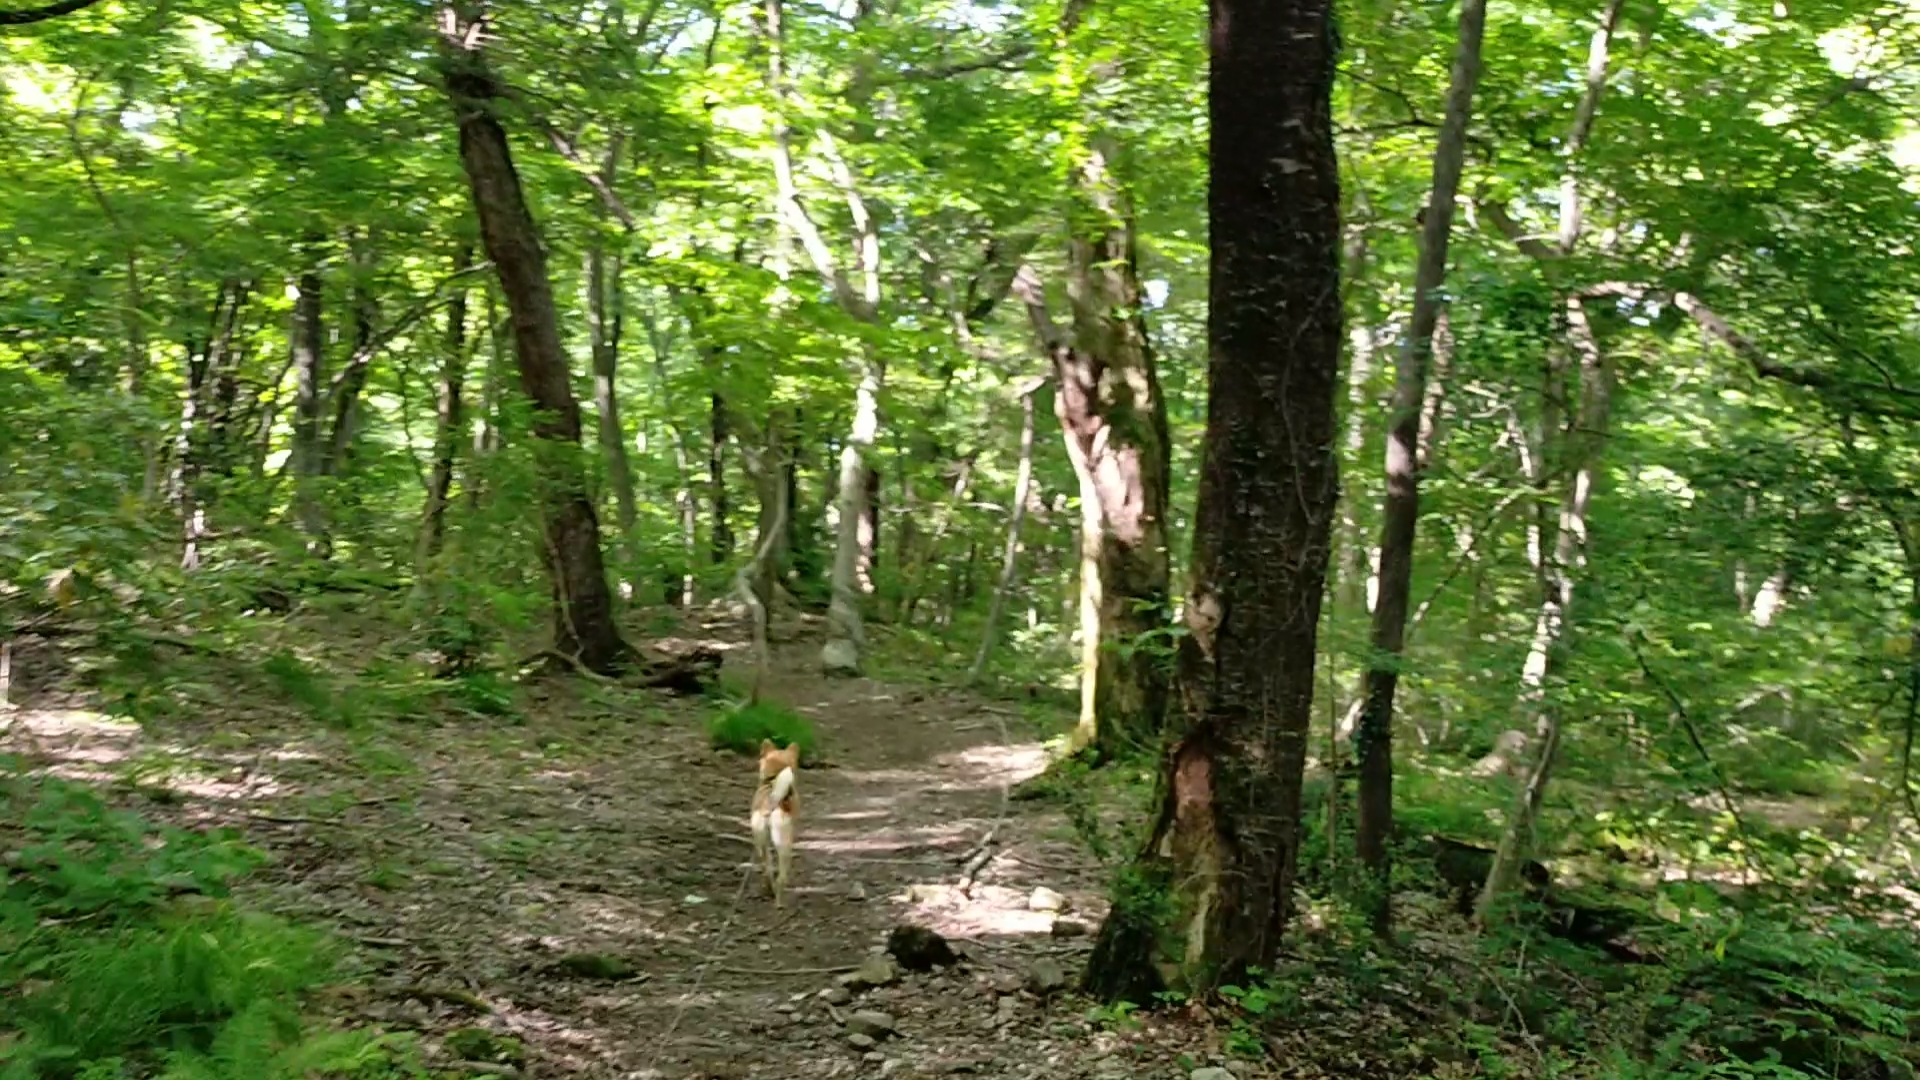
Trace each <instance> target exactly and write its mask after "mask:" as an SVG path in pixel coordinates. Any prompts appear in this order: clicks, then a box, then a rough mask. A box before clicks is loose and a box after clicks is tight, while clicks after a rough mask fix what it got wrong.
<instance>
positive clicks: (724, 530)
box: [707, 390, 733, 566]
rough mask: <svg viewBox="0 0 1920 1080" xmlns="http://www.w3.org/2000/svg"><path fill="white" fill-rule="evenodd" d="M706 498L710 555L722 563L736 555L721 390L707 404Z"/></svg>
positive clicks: (725, 404)
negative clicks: (709, 525) (709, 518)
mask: <svg viewBox="0 0 1920 1080" xmlns="http://www.w3.org/2000/svg"><path fill="white" fill-rule="evenodd" d="M707 416H708V419H709V421H710V424H709V429H708V430H709V438H708V442H707V501H708V503H709V505H710V507H711V514H712V517H713V528H712V530H711V531H710V532H709V533H708V544H707V548H708V558H709V559H710V560H711V561H712V563H713V565H715V566H720V565H723V564H724V563H726V561H727V560H728V559H731V558H733V526H732V525H730V524H728V523H727V515H728V513H730V512H731V510H732V506H731V505H730V504H729V502H728V499H727V437H728V432H727V401H726V398H724V397H722V396H721V394H720V392H719V391H718V390H716V391H714V392H713V396H712V399H711V401H710V402H709V404H708V413H707Z"/></svg>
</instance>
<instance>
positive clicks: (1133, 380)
mask: <svg viewBox="0 0 1920 1080" xmlns="http://www.w3.org/2000/svg"><path fill="white" fill-rule="evenodd" d="M1113 242H1115V243H1120V244H1123V245H1125V247H1126V255H1125V256H1124V258H1123V263H1122V265H1121V266H1118V267H1114V268H1111V269H1109V270H1107V271H1104V272H1102V273H1101V274H1100V276H1102V277H1112V278H1121V279H1124V280H1125V281H1126V282H1132V281H1133V269H1132V258H1131V255H1132V252H1131V239H1130V232H1129V233H1128V238H1127V239H1125V240H1114V241H1113ZM1076 246H1078V245H1077V244H1076ZM1076 258H1083V259H1085V260H1087V261H1088V262H1089V263H1090V262H1091V260H1092V255H1091V253H1090V252H1083V253H1081V254H1080V255H1078V256H1076ZM1086 284H1087V286H1091V285H1092V282H1091V280H1089V281H1088V282H1087V283H1086ZM1106 287H1108V288H1113V289H1115V290H1116V291H1120V292H1124V291H1125V290H1127V289H1128V288H1130V286H1128V285H1122V284H1119V283H1117V282H1112V281H1109V282H1107V283H1106ZM1014 291H1015V293H1016V294H1017V295H1018V296H1019V297H1020V299H1021V301H1022V302H1023V303H1025V304H1026V307H1027V315H1028V319H1029V321H1030V322H1031V323H1032V324H1033V328H1034V332H1035V333H1036V335H1037V336H1038V337H1039V339H1040V342H1041V346H1042V348H1044V349H1045V350H1046V352H1047V355H1048V356H1049V357H1050V358H1051V359H1052V361H1053V371H1054V377H1055V381H1056V384H1057V387H1056V391H1055V394H1054V405H1053V411H1054V415H1055V416H1056V417H1058V418H1059V420H1060V429H1061V432H1062V434H1063V435H1064V436H1065V442H1066V447H1067V456H1068V458H1069V459H1070V460H1071V461H1072V462H1073V469H1074V473H1075V474H1076V475H1077V476H1078V478H1079V481H1080V529H1079V541H1080V547H1079V551H1080V576H1079V581H1080V588H1079V617H1080V720H1079V723H1078V724H1076V725H1075V727H1074V733H1073V737H1072V740H1071V741H1070V743H1069V749H1070V751H1072V752H1079V751H1082V750H1089V749H1090V750H1092V751H1093V752H1094V753H1095V755H1096V757H1098V758H1101V759H1104V758H1109V757H1112V756H1113V755H1114V754H1115V753H1117V752H1119V751H1121V750H1122V749H1124V748H1132V749H1134V750H1136V751H1137V750H1140V749H1147V748H1150V747H1151V746H1152V742H1153V738H1154V736H1155V735H1157V734H1158V732H1159V731H1160V729H1161V725H1162V724H1163V723H1164V722H1165V715H1166V710H1167V694H1168V678H1169V672H1168V665H1167V661H1166V659H1165V657H1164V656H1163V655H1162V654H1161V653H1160V652H1159V651H1158V650H1156V649H1154V648H1151V647H1141V638H1142V637H1143V636H1144V635H1147V634H1149V633H1151V632H1152V631H1154V630H1157V629H1160V628H1163V627H1164V626H1165V625H1166V617H1167V588H1168V585H1167V573H1168V562H1167V539H1166V535H1167V534H1166V505H1167V475H1168V472H1169V465H1168V457H1167V455H1168V437H1167V415H1166V403H1165V400H1164V399H1163V398H1162V397H1161V396H1160V392H1159V382H1158V380H1157V379H1156V378H1155V376H1154V373H1153V359H1152V355H1151V354H1150V352H1149V351H1148V350H1147V347H1146V337H1145V327H1144V325H1138V319H1137V316H1136V317H1133V318H1125V319H1122V318H1116V317H1114V316H1113V314H1112V312H1113V310H1114V309H1113V308H1107V309H1104V310H1097V304H1096V303H1095V302H1094V301H1093V300H1092V299H1091V298H1085V299H1083V298H1082V297H1076V299H1075V304H1074V307H1075V311H1076V313H1075V322H1076V323H1077V324H1079V325H1080V326H1081V328H1082V330H1083V331H1084V332H1082V333H1076V334H1075V335H1074V336H1073V337H1072V338H1069V337H1068V336H1067V335H1066V334H1064V333H1062V332H1061V331H1060V330H1059V329H1058V328H1056V327H1055V326H1054V324H1053V321H1052V318H1051V317H1050V316H1049V314H1048V312H1047V307H1046V298H1045V295H1044V292H1043V289H1042V286H1041V284H1040V280H1039V276H1038V275H1037V274H1035V273H1034V271H1033V268H1032V267H1031V266H1023V267H1022V268H1021V270H1020V274H1019V276H1018V277H1017V278H1016V279H1015V283H1014ZM1075 291H1077V292H1082V296H1083V297H1084V296H1085V293H1084V291H1083V288H1082V287H1076V290H1075ZM1132 296H1133V298H1134V299H1133V303H1132V307H1131V310H1135V311H1137V310H1138V305H1139V302H1140V301H1139V291H1138V289H1137V288H1132ZM1083 309H1084V310H1085V311H1086V312H1087V314H1086V315H1085V316H1084V317H1082V315H1081V314H1080V313H1081V311H1082V310H1083ZM1121 310H1127V309H1126V308H1122V309H1121ZM1122 322H1125V323H1134V324H1136V325H1134V326H1133V327H1132V328H1131V329H1123V328H1121V327H1118V326H1110V327H1109V328H1108V330H1107V332H1105V333H1102V332H1099V331H1098V330H1097V329H1096V328H1095V326H1094V324H1096V323H1108V324H1117V323H1122ZM1090 349H1103V350H1107V351H1104V352H1094V351H1089V350H1090Z"/></svg>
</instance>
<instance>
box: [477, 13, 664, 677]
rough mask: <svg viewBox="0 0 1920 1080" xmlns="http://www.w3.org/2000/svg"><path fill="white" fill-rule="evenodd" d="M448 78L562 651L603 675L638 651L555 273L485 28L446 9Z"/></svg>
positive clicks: (556, 636) (557, 642) (557, 646)
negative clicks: (624, 618)
mask: <svg viewBox="0 0 1920 1080" xmlns="http://www.w3.org/2000/svg"><path fill="white" fill-rule="evenodd" d="M442 15H443V19H442V47H443V48H442V56H443V66H442V76H443V78H444V79H445V82H446V88H447V93H448V96H449V97H450V98H451V99H452V102H453V105H454V109H455V113H456V115H457V117H458V120H459V127H460V161H461V165H462V166H463V167H464V169H465V171H466V174H467V182H468V185H469V186H470V187H471V189H472V193H473V205H474V210H475V213H476V215H477V216H478V218H479V221H480V235H481V239H482V241H483V242H484V244H485V245H486V251H487V257H488V258H489V259H491V260H492V262H493V264H494V267H495V269H496V271H497V273H498V274H499V278H500V291H501V292H502V293H503V294H504V295H505V296H506V299H507V307H508V308H509V310H510V311H511V312H512V320H513V332H514V352H515V359H516V361H517V362H518V366H519V369H520V385H521V388H522V389H523V390H524V391H525V393H526V395H527V397H528V398H529V399H531V400H532V402H533V405H534V408H535V412H536V418H535V420H534V424H533V433H534V435H535V437H536V438H537V439H538V440H539V441H540V443H542V444H543V445H542V446H541V447H540V448H539V449H538V451H537V457H538V459H539V466H540V472H541V477H540V479H541V488H542V490H541V498H542V507H541V510H542V516H543V521H542V529H541V533H542V537H541V539H542V544H541V546H542V549H543V552H542V553H543V555H544V556H545V560H546V564H547V570H548V573H549V575H550V576H551V578H552V581H553V599H554V604H553V614H554V649H555V651H556V652H558V653H560V654H561V655H563V656H569V657H573V658H575V659H578V660H579V662H580V663H582V664H584V665H585V666H587V667H588V668H591V669H592V670H595V671H601V672H607V671H612V670H614V669H616V668H618V667H620V666H621V665H622V664H624V663H625V662H626V661H627V660H628V659H630V657H631V652H630V650H629V649H628V647H627V644H626V643H625V642H624V641H622V640H621V638H620V632H619V629H618V627H617V626H616V625H615V623H614V618H613V593H612V590H611V589H609V588H608V587H607V575H606V568H605V564H604V562H603V560H602V557H601V552H600V524H599V521H598V519H597V518H596V517H595V515H594V512H593V501H592V499H590V498H589V497H588V495H587V483H586V472H585V470H584V469H583V468H582V467H581V462H580V457H579V448H580V407H579V405H578V403H576V402H575V400H574V397H573V380H572V376H571V373H570V372H569V370H568V365H567V354H566V350H565V349H564V348H563V347H562V345H561V343H560V328H559V323H558V319H557V316H556V314H555V310H554V304H553V288H552V285H551V283H550V282H549V281H548V279H547V260H546V253H545V252H544V251H543V250H542V248H541V244H540V233H539V228H538V226H537V225H535V224H534V220H533V214H532V213H531V211H529V209H528V207H527V202H526V197H525V195H524V193H523V192H522V191H521V188H520V175H519V172H518V171H517V170H516V169H515V168H514V164H513V155H512V152H511V150H510V149H509V147H508V143H507V133H506V130H505V129H504V128H502V127H501V126H500V123H499V121H498V120H497V119H495V115H494V114H495V109H496V108H497V107H498V103H499V102H500V101H501V100H502V98H503V96H504V95H503V93H502V90H501V86H500V83H499V80H498V79H497V77H496V76H495V75H494V73H493V71H492V69H491V68H490V67H489V66H488V64H487V62H486V58H485V57H484V56H483V55H482V54H481V53H480V51H479V41H480V35H479V33H478V30H479V27H478V25H477V24H476V23H475V21H474V19H473V18H472V17H471V16H470V15H468V14H467V13H466V12H464V11H462V10H460V9H459V8H456V7H448V8H444V9H442Z"/></svg>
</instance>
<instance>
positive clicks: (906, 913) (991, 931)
mask: <svg viewBox="0 0 1920 1080" xmlns="http://www.w3.org/2000/svg"><path fill="white" fill-rule="evenodd" d="M972 893H973V895H972V896H971V897H969V896H968V895H967V894H966V893H965V892H963V891H962V890H961V888H960V886H959V885H958V884H956V883H953V882H926V883H920V884H916V885H912V886H910V887H908V888H907V889H905V890H904V891H902V892H900V893H898V894H897V895H895V896H893V897H892V898H891V899H892V901H893V903H894V904H895V905H896V906H898V907H900V908H902V909H903V917H904V918H905V919H906V920H907V921H909V922H914V923H918V924H920V925H922V926H925V927H928V928H929V929H932V930H935V931H938V932H939V933H941V934H944V935H946V936H947V937H959V938H969V937H1015V936H1020V935H1028V934H1031V935H1046V934H1051V933H1052V932H1053V921H1054V913H1053V912H1050V911H1030V910H1028V908H1027V893H1026V892H1025V891H1024V890H1019V889H1012V888H1008V887H1007V886H1004V885H980V884H976V885H975V886H974V887H973V889H972Z"/></svg>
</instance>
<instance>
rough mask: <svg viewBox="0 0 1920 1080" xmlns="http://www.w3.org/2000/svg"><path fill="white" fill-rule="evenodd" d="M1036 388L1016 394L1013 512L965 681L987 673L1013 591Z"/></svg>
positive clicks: (1028, 488)
mask: <svg viewBox="0 0 1920 1080" xmlns="http://www.w3.org/2000/svg"><path fill="white" fill-rule="evenodd" d="M1039 389H1040V387H1039V386H1038V385H1036V386H1035V387H1034V388H1033V389H1032V390H1029V391H1027V392H1026V393H1024V394H1022V395H1020V468H1019V470H1018V471H1017V472H1016V473H1015V474H1014V479H1013V512H1012V513H1011V514H1009V515H1008V516H1007V547H1006V551H1005V552H1004V553H1003V554H1002V555H1001V556H1000V582H999V584H998V585H996V586H995V587H994V590H993V603H992V605H991V606H990V607H988V608H987V622H986V625H984V626H982V627H981V628H980V648H979V650H978V651H977V652H975V653H974V654H973V666H972V667H971V668H968V669H967V681H968V682H969V683H977V682H979V681H980V676H981V675H982V674H984V673H985V672H986V670H987V655H988V654H989V653H991V652H992V651H993V635H994V633H995V631H997V630H998V629H999V626H1000V614H1001V612H1003V611H1005V610H1006V606H1007V597H1008V595H1009V594H1011V593H1012V592H1013V582H1014V575H1015V573H1016V572H1017V571H1018V569H1019V566H1020V526H1021V525H1023V524H1025V522H1026V520H1027V500H1028V499H1031V498H1032V497H1033V395H1034V393H1035V392H1037V391H1038V390H1039Z"/></svg>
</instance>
